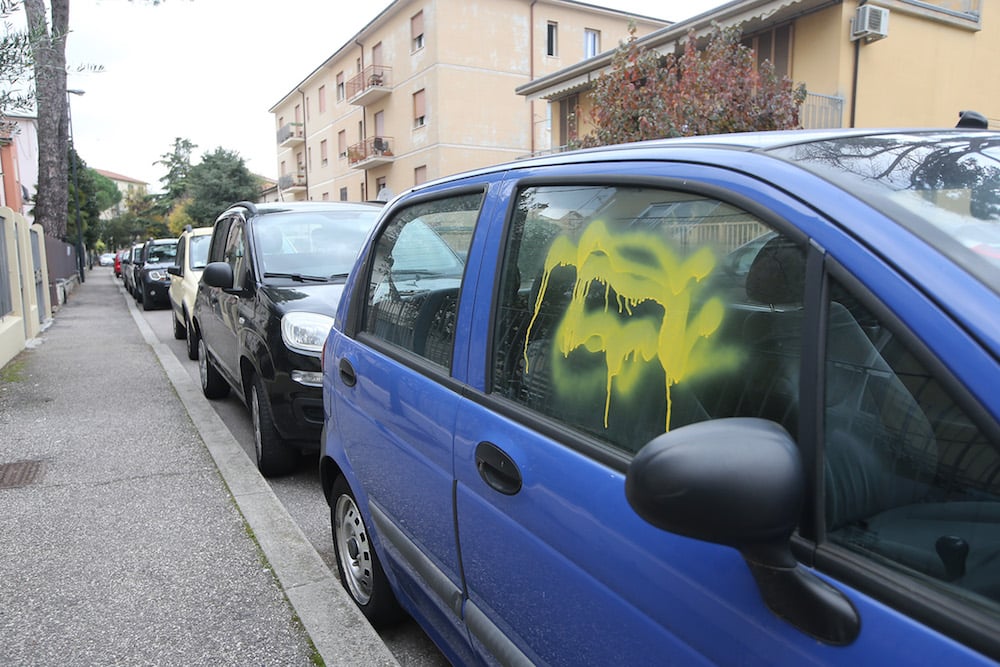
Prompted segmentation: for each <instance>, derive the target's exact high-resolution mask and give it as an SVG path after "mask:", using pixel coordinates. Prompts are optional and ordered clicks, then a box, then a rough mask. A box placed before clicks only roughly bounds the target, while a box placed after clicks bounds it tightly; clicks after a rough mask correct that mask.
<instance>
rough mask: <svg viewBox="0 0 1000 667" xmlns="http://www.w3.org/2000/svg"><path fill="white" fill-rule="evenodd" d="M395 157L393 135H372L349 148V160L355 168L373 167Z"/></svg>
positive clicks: (390, 160)
mask: <svg viewBox="0 0 1000 667" xmlns="http://www.w3.org/2000/svg"><path fill="white" fill-rule="evenodd" d="M394 159H395V156H393V154H392V137H371V138H370V139H365V140H364V141H362V142H361V143H357V144H354V145H353V146H351V147H349V148H348V149H347V162H348V164H350V166H351V167H352V168H354V169H371V168H372V167H378V166H379V165H383V164H389V163H390V162H392V161H393V160H394Z"/></svg>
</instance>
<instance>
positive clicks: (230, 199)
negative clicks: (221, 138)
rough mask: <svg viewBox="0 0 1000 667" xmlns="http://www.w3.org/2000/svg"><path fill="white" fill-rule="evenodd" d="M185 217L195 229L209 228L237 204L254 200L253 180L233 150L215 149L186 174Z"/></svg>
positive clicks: (255, 190) (256, 190) (255, 193)
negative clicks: (187, 199) (206, 226)
mask: <svg viewBox="0 0 1000 667" xmlns="http://www.w3.org/2000/svg"><path fill="white" fill-rule="evenodd" d="M187 180H188V194H189V195H190V197H191V201H190V202H189V203H188V204H187V206H186V209H187V214H188V215H189V216H190V218H191V220H193V221H194V224H195V225H197V226H201V225H210V224H212V223H214V222H215V219H216V218H217V217H218V216H219V214H220V213H222V212H223V211H224V210H226V208H227V207H228V206H229V205H230V204H232V203H234V202H237V201H244V200H250V201H253V200H255V199H256V198H257V195H258V193H259V186H258V184H257V178H256V177H255V176H254V175H253V174H252V173H250V170H249V169H247V167H246V164H245V163H244V161H243V158H241V157H240V155H239V153H236V152H235V151H229V150H226V149H224V148H221V147H220V148H216V149H215V150H214V151H212V152H211V153H206V154H205V155H204V156H202V158H201V162H200V163H198V164H196V165H195V166H193V167H191V171H190V172H189V173H188V179H187Z"/></svg>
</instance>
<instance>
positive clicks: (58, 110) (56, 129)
mask: <svg viewBox="0 0 1000 667" xmlns="http://www.w3.org/2000/svg"><path fill="white" fill-rule="evenodd" d="M51 5H52V27H51V31H50V30H49V25H48V20H47V17H46V13H45V2H44V0H24V11H25V14H26V16H27V19H28V33H29V35H30V37H31V46H32V54H33V55H34V59H35V99H36V103H37V107H38V108H37V112H38V188H37V191H36V194H35V209H34V218H35V222H37V223H38V224H40V225H41V226H42V228H43V229H45V231H46V233H47V234H49V235H50V236H53V237H56V238H63V237H64V236H65V235H66V215H67V211H68V209H69V188H68V184H69V177H68V175H67V174H68V164H69V161H68V158H67V155H68V136H69V122H68V116H67V101H66V33H67V30H68V28H69V0H51Z"/></svg>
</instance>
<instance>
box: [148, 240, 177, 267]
mask: <svg viewBox="0 0 1000 667" xmlns="http://www.w3.org/2000/svg"><path fill="white" fill-rule="evenodd" d="M176 254H177V242H176V241H174V242H172V243H153V244H150V246H149V250H148V252H147V253H146V261H147V262H148V263H150V264H165V263H168V262H173V261H174V256H175V255H176Z"/></svg>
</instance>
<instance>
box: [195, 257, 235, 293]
mask: <svg viewBox="0 0 1000 667" xmlns="http://www.w3.org/2000/svg"><path fill="white" fill-rule="evenodd" d="M201 279H202V282H204V283H205V284H206V285H208V286H209V287H218V288H220V289H224V290H231V289H233V267H231V266H230V265H229V264H227V263H225V262H209V263H208V264H207V265H206V266H205V272H204V273H202V274H201Z"/></svg>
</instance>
